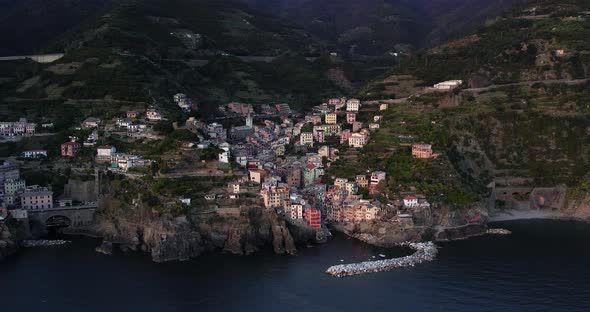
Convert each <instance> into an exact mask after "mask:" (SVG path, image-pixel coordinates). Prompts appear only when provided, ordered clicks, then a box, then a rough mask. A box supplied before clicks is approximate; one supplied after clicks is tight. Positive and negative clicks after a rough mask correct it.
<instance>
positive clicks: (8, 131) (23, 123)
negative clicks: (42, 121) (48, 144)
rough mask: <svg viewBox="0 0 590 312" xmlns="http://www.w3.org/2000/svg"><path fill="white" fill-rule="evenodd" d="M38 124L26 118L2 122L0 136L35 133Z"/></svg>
mask: <svg viewBox="0 0 590 312" xmlns="http://www.w3.org/2000/svg"><path fill="white" fill-rule="evenodd" d="M36 129H37V124H36V123H32V122H28V121H27V119H26V118H21V119H20V120H19V121H14V122H11V121H4V122H0V136H5V137H12V136H23V135H32V134H35V131H36Z"/></svg>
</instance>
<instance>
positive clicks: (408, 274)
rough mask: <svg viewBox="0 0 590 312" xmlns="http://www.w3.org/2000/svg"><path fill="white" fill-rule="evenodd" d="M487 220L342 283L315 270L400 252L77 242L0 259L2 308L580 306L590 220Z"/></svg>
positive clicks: (589, 280)
mask: <svg viewBox="0 0 590 312" xmlns="http://www.w3.org/2000/svg"><path fill="white" fill-rule="evenodd" d="M496 226H499V227H504V228H508V229H511V230H512V231H513V232H514V233H513V235H509V236H486V237H478V238H473V239H469V240H465V241H459V242H452V243H444V244H439V246H440V247H441V248H440V253H439V256H438V258H437V260H436V261H434V262H431V263H426V264H421V265H419V266H416V267H414V268H409V269H402V270H398V271H392V272H384V273H376V274H367V275H361V276H355V277H347V278H342V279H340V278H334V277H331V276H328V275H326V274H324V273H323V272H324V270H325V269H326V268H327V267H329V266H330V265H333V264H338V263H340V259H344V260H345V261H346V262H354V261H361V260H366V259H369V258H370V257H372V256H374V255H377V254H379V253H385V254H387V255H388V256H397V255H401V254H404V251H403V250H387V249H379V248H374V247H371V246H368V245H366V244H363V243H360V242H358V241H355V240H349V239H346V238H344V237H341V236H339V237H336V238H334V239H333V240H332V241H330V242H329V243H328V244H325V245H322V246H318V247H314V248H306V249H302V250H300V252H299V255H298V256H296V257H289V256H274V255H272V254H270V253H263V254H258V255H256V256H248V257H240V256H230V255H208V256H203V257H200V258H198V259H196V260H193V261H188V262H176V263H166V264H156V263H153V262H151V261H150V259H149V258H148V257H146V256H144V255H140V254H127V255H125V254H115V255H113V256H104V255H100V254H97V253H95V252H94V247H95V246H96V241H95V240H91V239H76V240H75V242H74V244H73V245H71V246H70V247H60V248H37V249H27V250H25V251H23V252H21V253H20V254H19V255H18V256H16V257H13V258H11V259H9V260H8V261H4V262H2V263H0V302H1V306H0V311H11V312H12V311H142V312H144V311H160V312H162V311H279V310H280V311H298V312H301V311H590V225H587V224H583V223H576V222H557V221H539V220H537V221H516V222H507V223H500V224H496Z"/></svg>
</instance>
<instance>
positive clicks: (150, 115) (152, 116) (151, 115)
mask: <svg viewBox="0 0 590 312" xmlns="http://www.w3.org/2000/svg"><path fill="white" fill-rule="evenodd" d="M145 116H146V117H147V119H149V120H152V121H157V120H162V114H160V112H158V111H157V110H156V109H154V108H150V109H148V110H146V112H145Z"/></svg>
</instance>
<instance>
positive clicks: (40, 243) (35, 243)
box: [20, 239, 71, 247]
mask: <svg viewBox="0 0 590 312" xmlns="http://www.w3.org/2000/svg"><path fill="white" fill-rule="evenodd" d="M69 243H71V242H70V241H66V240H60V239H58V240H47V239H42V240H24V241H22V242H21V243H20V244H21V246H23V247H49V246H61V245H66V244H69Z"/></svg>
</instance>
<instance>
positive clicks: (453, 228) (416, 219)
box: [334, 204, 488, 247]
mask: <svg viewBox="0 0 590 312" xmlns="http://www.w3.org/2000/svg"><path fill="white" fill-rule="evenodd" d="M487 218H488V214H487V210H486V209H485V208H484V207H483V206H481V205H480V204H473V205H471V206H465V207H460V208H453V207H449V206H446V205H439V206H436V207H432V208H429V209H423V210H421V211H416V212H415V213H414V215H413V218H397V217H394V218H391V219H388V218H387V217H383V218H381V219H380V220H378V221H373V222H363V223H357V224H354V223H347V224H338V225H335V226H334V227H335V229H336V230H338V231H341V232H344V233H345V234H347V235H350V236H353V237H355V238H358V239H360V240H362V241H365V242H367V243H369V244H372V245H376V246H381V247H393V246H395V244H397V243H401V242H407V241H411V242H419V241H426V240H436V241H446V240H455V239H464V238H467V237H470V236H475V235H481V234H483V233H485V231H486V229H487V227H486V221H487Z"/></svg>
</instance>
